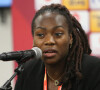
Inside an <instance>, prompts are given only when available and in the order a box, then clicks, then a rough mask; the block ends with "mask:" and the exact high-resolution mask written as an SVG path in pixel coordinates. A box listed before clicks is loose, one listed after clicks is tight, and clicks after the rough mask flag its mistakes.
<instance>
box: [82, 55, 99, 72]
mask: <svg viewBox="0 0 100 90" xmlns="http://www.w3.org/2000/svg"><path fill="white" fill-rule="evenodd" d="M81 66H82V72H83V73H91V72H96V71H97V70H99V71H100V58H98V57H96V56H90V55H87V54H84V55H83V57H82V65H81Z"/></svg>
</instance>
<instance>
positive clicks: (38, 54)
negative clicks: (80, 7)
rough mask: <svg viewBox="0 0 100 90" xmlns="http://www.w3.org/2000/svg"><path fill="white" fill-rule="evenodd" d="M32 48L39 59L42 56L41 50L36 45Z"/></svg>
mask: <svg viewBox="0 0 100 90" xmlns="http://www.w3.org/2000/svg"><path fill="white" fill-rule="evenodd" d="M32 50H33V51H35V53H36V59H40V58H41V56H42V50H41V49H40V48H38V47H33V48H32Z"/></svg>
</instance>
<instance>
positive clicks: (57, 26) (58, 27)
mask: <svg viewBox="0 0 100 90" xmlns="http://www.w3.org/2000/svg"><path fill="white" fill-rule="evenodd" d="M59 27H61V28H63V29H64V27H63V26H55V27H54V28H53V29H57V28H59Z"/></svg>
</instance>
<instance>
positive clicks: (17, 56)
mask: <svg viewBox="0 0 100 90" xmlns="http://www.w3.org/2000/svg"><path fill="white" fill-rule="evenodd" d="M41 56H42V50H41V49H40V48H38V47H33V48H32V49H31V50H25V51H15V52H8V53H6V52H5V53H2V54H0V60H2V61H12V60H16V61H17V62H26V61H28V60H29V59H30V58H36V59H39V58H40V57H41Z"/></svg>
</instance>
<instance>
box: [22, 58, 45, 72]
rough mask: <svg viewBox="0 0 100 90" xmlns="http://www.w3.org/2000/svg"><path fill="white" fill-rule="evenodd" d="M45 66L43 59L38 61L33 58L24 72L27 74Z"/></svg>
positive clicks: (26, 65) (25, 65)
mask: <svg viewBox="0 0 100 90" xmlns="http://www.w3.org/2000/svg"><path fill="white" fill-rule="evenodd" d="M43 66H44V63H43V61H42V60H41V59H39V60H36V59H33V58H31V59H30V60H29V61H27V62H26V63H25V64H24V72H27V71H28V72H29V71H32V70H33V69H40V68H41V67H43Z"/></svg>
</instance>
